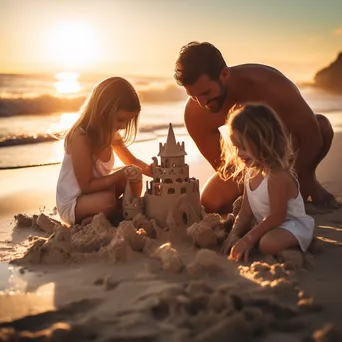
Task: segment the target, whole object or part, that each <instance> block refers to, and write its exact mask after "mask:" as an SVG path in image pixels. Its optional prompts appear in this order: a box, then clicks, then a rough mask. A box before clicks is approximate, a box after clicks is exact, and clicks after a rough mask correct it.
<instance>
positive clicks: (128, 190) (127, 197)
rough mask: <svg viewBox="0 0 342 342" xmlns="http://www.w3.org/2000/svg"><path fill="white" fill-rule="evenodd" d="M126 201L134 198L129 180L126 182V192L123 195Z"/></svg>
mask: <svg viewBox="0 0 342 342" xmlns="http://www.w3.org/2000/svg"><path fill="white" fill-rule="evenodd" d="M123 198H124V201H131V200H132V199H133V194H132V189H131V185H130V183H129V182H127V184H126V188H125V193H124V195H123Z"/></svg>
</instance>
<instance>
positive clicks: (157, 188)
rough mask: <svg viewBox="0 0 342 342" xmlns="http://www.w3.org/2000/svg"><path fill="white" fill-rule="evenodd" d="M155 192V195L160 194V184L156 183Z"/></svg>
mask: <svg viewBox="0 0 342 342" xmlns="http://www.w3.org/2000/svg"><path fill="white" fill-rule="evenodd" d="M155 193H156V195H157V196H160V195H161V194H162V189H161V186H160V184H156V187H155Z"/></svg>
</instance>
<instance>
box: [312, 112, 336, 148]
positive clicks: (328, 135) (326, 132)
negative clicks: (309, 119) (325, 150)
mask: <svg viewBox="0 0 342 342" xmlns="http://www.w3.org/2000/svg"><path fill="white" fill-rule="evenodd" d="M316 119H317V121H318V125H319V127H320V130H321V134H322V138H323V143H324V145H326V144H327V143H328V144H331V141H332V139H333V137H334V130H333V128H332V126H331V123H330V121H329V120H328V118H327V117H325V116H324V115H322V114H316Z"/></svg>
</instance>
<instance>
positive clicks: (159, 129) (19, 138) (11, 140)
mask: <svg viewBox="0 0 342 342" xmlns="http://www.w3.org/2000/svg"><path fill="white" fill-rule="evenodd" d="M172 126H173V128H184V124H183V123H174V124H173V125H172ZM167 129H168V124H166V123H164V124H153V125H152V124H146V125H144V126H142V127H141V128H140V129H139V134H138V136H137V142H143V141H149V140H153V139H156V138H158V137H159V136H164V135H165V134H166V132H167ZM65 133H66V132H55V133H52V134H45V133H38V134H20V135H8V136H5V137H0V148H2V147H11V146H19V145H28V144H39V143H45V142H51V141H58V140H63V138H64V135H65Z"/></svg>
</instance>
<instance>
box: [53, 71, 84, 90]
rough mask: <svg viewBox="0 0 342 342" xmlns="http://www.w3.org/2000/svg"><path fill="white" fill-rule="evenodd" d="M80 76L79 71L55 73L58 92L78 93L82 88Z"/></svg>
mask: <svg viewBox="0 0 342 342" xmlns="http://www.w3.org/2000/svg"><path fill="white" fill-rule="evenodd" d="M79 77H80V74H79V73H77V72H68V71H63V72H59V73H57V74H56V75H55V78H56V79H57V82H55V84H54V86H55V88H56V90H57V92H58V93H59V94H61V95H63V94H75V93H78V92H79V91H80V89H81V87H80V84H79V82H78V78H79Z"/></svg>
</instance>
